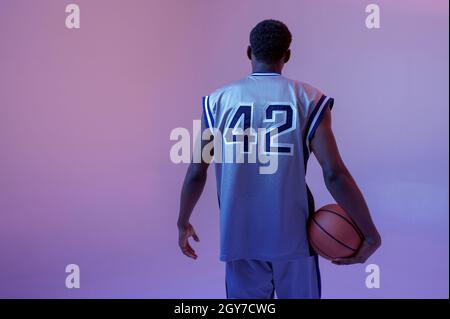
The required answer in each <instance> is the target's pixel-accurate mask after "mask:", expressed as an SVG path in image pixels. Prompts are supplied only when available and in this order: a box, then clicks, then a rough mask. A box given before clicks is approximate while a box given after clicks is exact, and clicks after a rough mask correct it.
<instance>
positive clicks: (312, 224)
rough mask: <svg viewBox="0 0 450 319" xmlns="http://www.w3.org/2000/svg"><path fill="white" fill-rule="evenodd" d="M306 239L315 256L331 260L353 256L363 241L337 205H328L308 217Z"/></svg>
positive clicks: (354, 225)
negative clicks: (315, 253)
mask: <svg viewBox="0 0 450 319" xmlns="http://www.w3.org/2000/svg"><path fill="white" fill-rule="evenodd" d="M308 239H309V242H310V244H311V246H312V247H313V249H314V250H315V251H316V252H317V254H319V255H320V256H322V257H323V258H326V259H328V260H332V259H335V258H346V257H351V256H352V255H354V254H355V253H356V252H357V250H358V249H359V246H360V245H361V243H362V241H363V236H362V234H361V231H360V230H359V229H358V227H357V226H356V224H355V223H354V222H353V220H352V219H351V218H350V216H349V215H348V214H347V213H346V212H345V211H344V210H343V209H342V208H341V207H340V206H339V205H337V204H329V205H325V206H323V207H322V208H320V209H319V210H318V211H317V212H315V213H314V214H312V216H310V218H309V221H308Z"/></svg>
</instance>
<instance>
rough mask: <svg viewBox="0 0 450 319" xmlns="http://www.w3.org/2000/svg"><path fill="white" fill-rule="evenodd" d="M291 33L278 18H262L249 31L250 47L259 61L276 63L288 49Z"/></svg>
mask: <svg viewBox="0 0 450 319" xmlns="http://www.w3.org/2000/svg"><path fill="white" fill-rule="evenodd" d="M291 41H292V34H291V32H290V31H289V29H288V27H287V26H286V25H285V24H284V23H283V22H281V21H278V20H272V19H269V20H263V21H261V22H259V23H258V24H257V25H256V26H255V27H254V28H253V29H252V31H251V32H250V47H251V48H252V52H253V55H254V56H255V57H256V59H257V60H258V61H260V62H264V63H270V64H272V63H276V62H278V61H280V60H281V59H282V58H283V55H284V54H285V53H286V51H287V50H288V49H289V46H290V45H291Z"/></svg>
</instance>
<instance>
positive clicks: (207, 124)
mask: <svg viewBox="0 0 450 319" xmlns="http://www.w3.org/2000/svg"><path fill="white" fill-rule="evenodd" d="M205 98H206V97H205V96H204V97H203V98H202V109H203V120H204V121H205V126H206V128H210V127H209V121H208V117H207V115H206V109H205Z"/></svg>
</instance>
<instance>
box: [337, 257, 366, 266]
mask: <svg viewBox="0 0 450 319" xmlns="http://www.w3.org/2000/svg"><path fill="white" fill-rule="evenodd" d="M331 262H332V263H333V264H335V265H353V264H363V263H364V262H365V260H364V259H363V258H361V257H358V256H355V257H351V258H335V259H333V260H332V261H331Z"/></svg>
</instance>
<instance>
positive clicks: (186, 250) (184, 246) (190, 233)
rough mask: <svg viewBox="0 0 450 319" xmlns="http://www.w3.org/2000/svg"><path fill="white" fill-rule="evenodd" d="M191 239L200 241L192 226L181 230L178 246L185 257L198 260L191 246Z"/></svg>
mask: <svg viewBox="0 0 450 319" xmlns="http://www.w3.org/2000/svg"><path fill="white" fill-rule="evenodd" d="M189 237H192V238H193V239H194V240H195V241H196V242H199V241H200V238H199V237H198V235H197V233H196V232H195V230H194V228H193V227H192V225H190V224H189V225H188V226H187V227H186V228H185V229H183V230H180V233H179V240H178V244H179V246H180V249H181V251H182V252H183V254H184V255H186V256H188V257H189V258H192V259H197V257H198V256H197V254H196V253H195V250H194V249H193V248H192V247H191V245H190V244H189V240H188V239H189Z"/></svg>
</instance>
